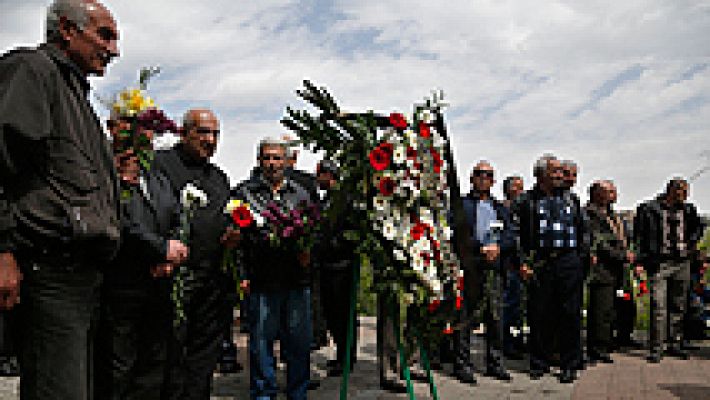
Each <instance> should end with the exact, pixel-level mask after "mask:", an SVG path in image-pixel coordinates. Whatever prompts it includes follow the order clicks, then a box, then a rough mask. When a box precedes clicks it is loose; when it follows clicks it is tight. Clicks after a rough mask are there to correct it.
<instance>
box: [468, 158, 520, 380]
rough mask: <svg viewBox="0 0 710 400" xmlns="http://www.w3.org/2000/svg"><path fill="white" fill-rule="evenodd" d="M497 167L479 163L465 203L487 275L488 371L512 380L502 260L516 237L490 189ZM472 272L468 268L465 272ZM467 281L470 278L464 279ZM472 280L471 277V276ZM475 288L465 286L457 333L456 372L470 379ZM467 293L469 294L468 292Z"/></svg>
mask: <svg viewBox="0 0 710 400" xmlns="http://www.w3.org/2000/svg"><path fill="white" fill-rule="evenodd" d="M494 183H495V179H494V170H493V167H492V166H491V165H490V163H488V162H486V161H481V162H479V163H477V164H476V166H475V167H474V168H473V172H472V173H471V184H472V186H473V189H472V190H471V192H470V193H469V194H468V195H466V197H464V199H463V207H464V212H465V215H466V219H467V222H468V227H469V232H470V235H471V243H473V247H474V248H473V253H474V254H475V255H476V258H477V259H478V261H479V263H480V265H482V266H484V268H482V270H483V273H484V274H486V277H485V279H481V280H480V281H481V282H482V283H483V284H484V288H483V293H484V299H485V304H483V315H484V317H483V318H484V323H485V325H486V375H488V376H492V377H494V378H496V379H500V380H510V374H509V373H508V372H507V371H506V369H505V366H504V364H503V352H502V338H503V332H502V329H503V326H502V318H501V316H502V312H503V308H502V305H503V302H502V290H503V288H502V284H503V282H502V277H503V271H502V263H501V262H500V255H501V252H503V251H509V250H511V249H513V248H514V247H515V246H514V240H513V237H512V236H511V232H510V230H509V229H506V228H510V225H509V224H506V221H505V220H504V219H505V217H506V215H508V214H507V213H506V212H505V209H504V206H503V204H502V203H501V202H499V201H497V200H496V199H495V198H493V197H492V195H491V193H490V190H491V187H492V186H493V184H494ZM468 273H470V272H469V271H465V274H468ZM464 282H466V280H465V281H464ZM469 282H470V280H469ZM473 292H474V289H473V288H471V287H470V283H469V284H466V285H465V288H464V299H465V301H464V306H463V312H462V316H463V317H462V318H463V322H464V327H463V328H462V329H461V331H460V332H457V333H456V338H455V347H456V350H455V353H456V362H455V364H454V367H455V371H454V373H455V375H456V377H457V378H458V379H459V380H460V381H462V382H466V383H475V382H476V380H475V378H474V376H473V370H474V368H473V363H472V361H471V345H470V343H471V329H472V328H473V321H474V320H473V314H474V309H475V308H476V304H474V303H473V301H472V299H471V298H470V293H473ZM467 293H468V294H469V295H467Z"/></svg>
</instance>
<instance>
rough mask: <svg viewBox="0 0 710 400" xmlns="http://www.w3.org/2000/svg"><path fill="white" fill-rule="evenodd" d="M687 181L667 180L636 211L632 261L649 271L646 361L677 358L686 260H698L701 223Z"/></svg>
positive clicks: (681, 354) (686, 284) (688, 262)
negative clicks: (662, 188) (634, 257)
mask: <svg viewBox="0 0 710 400" xmlns="http://www.w3.org/2000/svg"><path fill="white" fill-rule="evenodd" d="M688 189H689V185H688V182H687V181H686V180H684V179H682V178H673V179H671V180H670V181H669V182H668V184H667V185H666V190H665V192H664V193H662V194H661V195H659V196H657V197H656V198H655V199H653V200H649V201H647V202H645V203H642V204H641V205H639V206H638V208H637V209H636V217H635V219H634V236H635V242H636V244H637V246H638V258H639V261H640V262H641V264H642V265H643V266H644V267H645V268H646V271H647V272H648V273H649V283H650V292H651V320H650V329H649V347H650V354H649V356H648V361H649V362H652V363H658V362H660V361H661V358H662V357H663V355H664V353H665V354H668V355H671V356H676V357H679V358H682V359H687V358H688V353H687V352H686V351H685V350H684V349H682V348H681V344H682V342H683V339H684V337H683V336H684V332H683V314H684V312H685V308H686V305H687V302H686V299H687V296H688V290H689V288H688V287H689V284H690V265H691V262H692V261H694V260H696V259H697V258H698V257H699V255H700V254H699V252H698V251H697V243H698V240H700V238H701V237H702V234H703V225H702V222H701V221H700V219H699V217H698V213H697V211H696V209H695V206H693V205H692V204H691V203H689V202H687V199H688Z"/></svg>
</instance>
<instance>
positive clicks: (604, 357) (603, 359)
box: [589, 353, 614, 364]
mask: <svg viewBox="0 0 710 400" xmlns="http://www.w3.org/2000/svg"><path fill="white" fill-rule="evenodd" d="M589 361H591V362H594V363H596V362H600V363H604V364H611V363H613V362H614V360H612V359H611V357H610V356H609V354H607V353H589Z"/></svg>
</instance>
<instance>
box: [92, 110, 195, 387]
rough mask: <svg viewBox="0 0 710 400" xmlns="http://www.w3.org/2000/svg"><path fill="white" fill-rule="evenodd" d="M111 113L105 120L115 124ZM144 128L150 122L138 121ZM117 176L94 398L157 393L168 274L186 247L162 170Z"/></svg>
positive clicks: (167, 321) (167, 324)
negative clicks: (118, 229)
mask: <svg viewBox="0 0 710 400" xmlns="http://www.w3.org/2000/svg"><path fill="white" fill-rule="evenodd" d="M112 122H114V121H113V120H111V121H109V126H110V127H112V126H117V124H116V123H112ZM143 128H146V129H148V128H150V127H140V129H143ZM135 178H136V179H135V180H132V181H130V182H122V183H123V190H124V191H125V192H127V193H128V194H129V196H127V197H125V198H123V199H122V202H121V226H122V239H123V240H122V244H121V249H120V250H119V252H118V255H117V257H116V259H115V260H114V261H113V262H112V263H111V266H110V267H109V268H108V269H107V271H106V276H105V280H104V285H103V290H102V307H101V309H102V313H101V321H100V325H99V338H98V340H97V351H96V353H97V383H96V385H95V387H96V397H97V398H98V399H107V400H113V399H159V398H160V397H161V389H162V386H163V380H164V377H165V369H166V362H167V349H168V339H169V338H170V337H171V329H172V308H171V306H172V303H171V301H170V289H171V286H172V285H171V281H170V280H168V279H165V277H167V276H169V275H170V274H171V272H172V270H173V269H174V267H176V266H177V265H179V264H180V263H182V262H184V261H185V259H186V258H187V255H188V249H187V247H186V246H185V244H183V243H182V242H180V241H179V240H177V239H171V237H174V236H175V232H176V230H177V225H178V223H179V212H180V202H179V199H178V197H177V195H176V193H175V192H174V191H173V189H172V187H171V186H170V182H169V181H168V179H167V177H165V175H164V174H162V173H161V172H159V171H156V170H154V169H153V170H146V169H141V170H140V173H139V175H138V176H136V177H135Z"/></svg>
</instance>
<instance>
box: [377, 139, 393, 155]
mask: <svg viewBox="0 0 710 400" xmlns="http://www.w3.org/2000/svg"><path fill="white" fill-rule="evenodd" d="M377 147H379V148H381V149H382V150H383V151H384V152H385V153H387V154H389V155H390V156H391V155H392V153H393V152H394V146H393V145H392V143H387V142H383V143H380V145H379V146H377Z"/></svg>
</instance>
